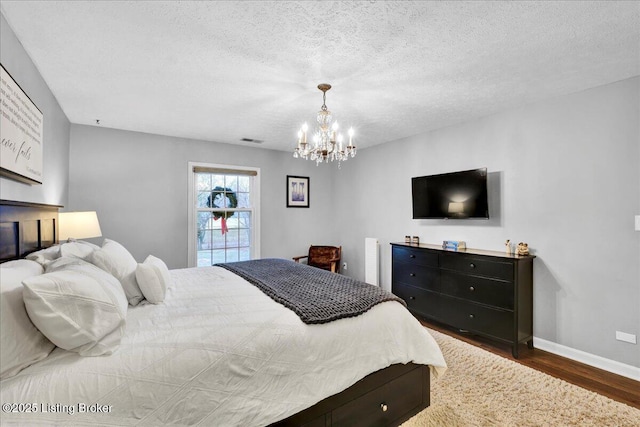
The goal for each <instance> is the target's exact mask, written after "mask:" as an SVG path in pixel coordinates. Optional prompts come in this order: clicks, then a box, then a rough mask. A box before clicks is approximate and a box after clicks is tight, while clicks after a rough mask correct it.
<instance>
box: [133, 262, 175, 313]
mask: <svg viewBox="0 0 640 427" xmlns="http://www.w3.org/2000/svg"><path fill="white" fill-rule="evenodd" d="M136 279H137V280H138V285H140V290H142V294H143V295H144V297H145V299H146V300H147V301H149V302H150V303H152V304H159V303H161V302H162V301H164V297H165V295H166V293H167V288H168V287H169V282H170V281H171V277H170V276H169V269H168V268H167V264H165V263H164V261H162V260H161V259H160V258H156V257H154V256H153V255H149V256H148V257H147V259H145V260H144V262H143V263H142V264H138V268H136Z"/></svg>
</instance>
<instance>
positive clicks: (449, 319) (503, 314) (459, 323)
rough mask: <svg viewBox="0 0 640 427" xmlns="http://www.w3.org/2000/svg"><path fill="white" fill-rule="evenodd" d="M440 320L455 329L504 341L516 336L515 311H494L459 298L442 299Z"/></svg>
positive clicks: (443, 297)
mask: <svg viewBox="0 0 640 427" xmlns="http://www.w3.org/2000/svg"><path fill="white" fill-rule="evenodd" d="M440 318H441V319H442V321H443V322H445V323H447V324H449V325H451V326H453V327H456V328H460V329H467V330H469V331H473V332H481V333H482V334H484V335H490V336H493V337H495V338H500V339H504V340H512V339H513V338H514V334H515V332H514V314H513V311H509V310H500V309H493V308H490V307H486V306H483V305H480V304H475V303H472V302H469V301H464V300H459V299H457V298H449V297H445V296H442V297H441V305H440Z"/></svg>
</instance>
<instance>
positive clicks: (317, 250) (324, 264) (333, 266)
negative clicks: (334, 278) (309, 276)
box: [293, 245, 342, 273]
mask: <svg viewBox="0 0 640 427" xmlns="http://www.w3.org/2000/svg"><path fill="white" fill-rule="evenodd" d="M341 256H342V246H313V245H312V246H310V247H309V254H308V255H301V256H297V257H293V260H294V261H295V262H300V260H301V259H304V258H307V265H311V266H313V267H318V268H322V269H323V270H328V271H331V272H333V273H339V272H340V258H341Z"/></svg>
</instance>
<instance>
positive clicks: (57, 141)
mask: <svg viewBox="0 0 640 427" xmlns="http://www.w3.org/2000/svg"><path fill="white" fill-rule="evenodd" d="M0 62H2V65H3V66H4V68H5V69H6V70H7V71H8V72H9V73H10V74H11V76H12V77H13V79H14V80H15V81H16V82H17V83H18V84H19V85H20V87H21V88H22V90H23V91H24V92H25V93H26V94H27V95H29V97H30V98H31V100H32V101H33V102H34V103H35V104H36V106H37V107H38V108H39V109H40V111H42V114H43V116H44V130H43V144H42V145H43V153H42V156H43V177H42V185H29V184H23V183H21V182H18V181H14V180H12V179H7V178H3V177H0V195H1V196H0V197H1V198H2V199H6V200H21V201H27V202H37V203H48V204H53V205H66V204H67V199H68V189H69V127H70V125H69V120H68V119H67V116H65V114H64V112H63V111H62V109H61V108H60V106H59V105H58V101H57V100H56V98H55V97H54V96H53V94H52V93H51V91H50V90H49V87H48V86H47V84H46V83H45V81H44V80H43V79H42V77H41V76H40V72H39V71H38V69H37V68H36V66H35V65H34V64H33V62H32V61H31V58H29V55H27V53H26V51H25V50H24V48H23V47H22V44H21V43H20V41H19V40H18V39H17V38H16V36H15V34H14V33H13V30H12V29H11V28H10V27H9V24H8V23H7V21H6V20H5V18H4V15H1V14H0Z"/></svg>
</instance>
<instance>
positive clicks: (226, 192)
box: [207, 187, 238, 220]
mask: <svg viewBox="0 0 640 427" xmlns="http://www.w3.org/2000/svg"><path fill="white" fill-rule="evenodd" d="M218 196H220V199H219V200H224V199H225V198H226V199H227V200H228V203H223V204H222V206H218V205H216V198H217V197H218ZM225 205H226V206H225ZM207 206H208V207H210V208H213V209H216V208H219V209H224V208H237V207H238V197H236V193H234V192H233V191H231V189H230V188H225V187H216V188H214V189H213V191H212V192H211V194H209V197H208V198H207ZM234 213H235V212H229V211H227V212H219V211H217V212H211V215H212V216H213V218H214V219H215V220H217V219H219V218H222V217H224V219H229V218H230V217H232V216H233V214H234Z"/></svg>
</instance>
